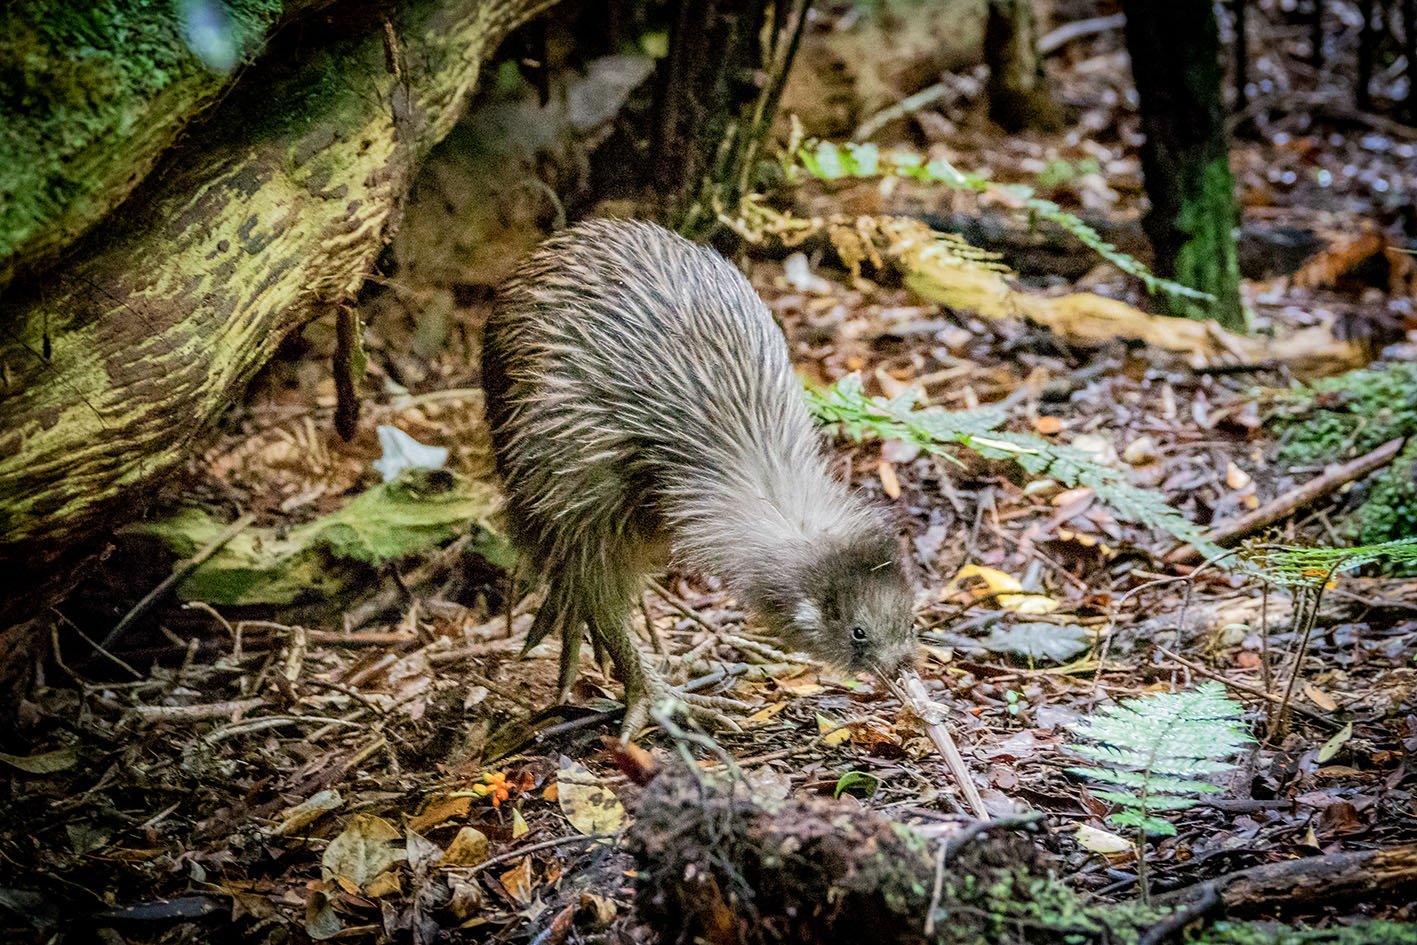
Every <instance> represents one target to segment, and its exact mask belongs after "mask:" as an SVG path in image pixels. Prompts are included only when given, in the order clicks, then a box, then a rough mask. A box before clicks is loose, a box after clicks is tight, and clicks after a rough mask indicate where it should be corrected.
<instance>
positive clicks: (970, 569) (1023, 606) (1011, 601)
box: [940, 564, 1058, 614]
mask: <svg viewBox="0 0 1417 945" xmlns="http://www.w3.org/2000/svg"><path fill="white" fill-rule="evenodd" d="M971 578H976V579H978V580H980V581H982V582H983V584H984V588H985V590H984V592H983V593H978V592H976V593H975V597H986V596H992V597H993V599H994V602H995V603H997V604H998V605H999V607H1001V608H1002V609H1004V610H1011V611H1013V612H1015V613H1019V614H1050V613H1052V612H1053V611H1055V610H1057V609H1058V602H1057V601H1055V600H1053V599H1052V598H1051V597H1048V596H1047V595H1045V594H1032V593H1027V592H1024V590H1023V585H1022V584H1020V583H1019V581H1018V579H1017V578H1015V577H1013V576H1012V575H1008V574H1005V573H1004V572H1003V571H999V570H996V569H994V568H986V567H984V566H983V565H979V564H966V565H965V566H964V567H962V568H960V569H959V570H958V571H956V572H955V576H954V577H952V578H950V582H949V583H948V584H946V585H945V588H944V590H943V591H941V594H940V596H941V597H949V596H950V595H952V594H954V593H955V592H956V591H958V590H959V589H960V587H961V585H963V584H964V582H965V581H968V580H969V579H971ZM1014 591H1018V592H1019V593H1011V592H1014Z"/></svg>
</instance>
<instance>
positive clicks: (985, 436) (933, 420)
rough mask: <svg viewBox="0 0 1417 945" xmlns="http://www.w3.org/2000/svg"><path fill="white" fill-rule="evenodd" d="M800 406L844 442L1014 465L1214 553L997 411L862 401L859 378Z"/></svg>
mask: <svg viewBox="0 0 1417 945" xmlns="http://www.w3.org/2000/svg"><path fill="white" fill-rule="evenodd" d="M807 401H808V405H809V406H810V407H811V409H812V411H813V412H814V413H815V414H816V416H817V419H818V420H820V421H821V422H822V423H824V424H827V425H829V426H834V427H836V428H837V429H838V430H839V431H840V432H842V433H844V434H845V435H847V436H849V437H851V438H852V439H856V440H861V439H865V438H867V437H868V436H872V435H874V436H877V437H880V438H881V439H887V440H902V441H904V442H908V443H913V444H915V445H916V446H918V447H919V448H920V449H921V450H923V451H925V452H927V453H931V454H932V455H936V456H943V457H946V458H951V459H952V458H953V457H952V456H950V454H949V452H948V451H947V450H946V449H945V448H946V447H947V446H963V447H965V448H966V449H970V450H973V451H974V452H976V453H978V454H979V455H980V456H982V457H984V458H985V459H990V460H1007V461H1009V462H1013V463H1016V464H1017V465H1019V466H1020V467H1022V468H1023V469H1024V470H1025V471H1026V472H1028V473H1031V474H1033V475H1036V476H1047V477H1049V478H1051V479H1055V480H1057V481H1058V482H1061V483H1062V484H1063V485H1065V486H1067V487H1069V488H1072V487H1075V486H1086V487H1088V488H1090V489H1092V490H1093V492H1095V493H1096V494H1097V497H1098V498H1099V499H1100V500H1101V501H1102V502H1104V503H1106V504H1107V506H1108V507H1109V508H1111V509H1112V510H1113V511H1114V512H1115V513H1116V514H1117V515H1118V516H1119V517H1121V518H1123V519H1126V520H1127V521H1131V522H1136V523H1137V524H1139V525H1144V526H1147V527H1148V528H1154V529H1159V530H1161V531H1164V532H1167V533H1169V534H1171V535H1174V536H1175V537H1177V538H1179V539H1181V540H1182V541H1185V542H1189V543H1190V544H1192V545H1194V546H1196V547H1197V548H1199V549H1201V551H1202V553H1204V554H1205V555H1207V556H1211V555H1215V554H1219V553H1220V550H1219V548H1218V546H1216V545H1214V544H1213V543H1211V542H1209V541H1207V540H1206V538H1205V537H1204V535H1203V533H1202V531H1201V529H1200V528H1198V527H1197V526H1195V525H1194V524H1192V523H1191V521H1190V520H1189V519H1187V518H1186V517H1185V516H1184V515H1182V514H1181V513H1180V512H1178V511H1177V510H1176V509H1175V508H1173V507H1171V506H1170V505H1168V504H1167V503H1166V500H1165V499H1164V498H1162V497H1161V496H1160V495H1159V494H1157V493H1155V492H1151V491H1148V490H1146V489H1139V488H1137V487H1136V486H1134V485H1132V484H1131V483H1130V482H1128V481H1127V477H1126V474H1125V473H1123V472H1122V471H1121V470H1118V469H1113V468H1112V467H1110V466H1105V465H1103V464H1101V463H1099V462H1097V460H1095V459H1093V458H1092V457H1091V456H1089V455H1087V454H1086V453H1084V452H1082V451H1081V450H1076V449H1073V448H1072V447H1069V446H1063V445H1060V444H1057V443H1050V442H1048V441H1047V440H1045V439H1042V438H1040V437H1036V436H1030V435H1028V434H1025V433H1013V432H1010V431H1007V430H999V429H998V427H999V426H1001V425H1002V424H1003V423H1004V421H1005V419H1007V415H1006V414H1005V412H1004V411H1001V410H991V409H989V408H984V409H981V410H966V411H946V410H939V409H935V408H928V409H923V410H922V409H916V407H915V403H914V400H913V396H911V395H904V396H902V397H898V398H896V399H894V400H884V399H882V398H877V397H869V396H867V395H866V393H865V392H864V391H863V390H862V389H861V380H860V378H859V377H857V376H856V375H854V374H853V375H848V376H847V377H844V378H842V379H841V380H839V381H837V382H836V383H835V384H833V385H832V386H831V387H829V388H827V389H826V390H824V391H823V390H808V392H807Z"/></svg>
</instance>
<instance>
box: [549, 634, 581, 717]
mask: <svg viewBox="0 0 1417 945" xmlns="http://www.w3.org/2000/svg"><path fill="white" fill-rule="evenodd" d="M584 634H585V631H584V630H582V629H581V625H580V621H576V623H575V625H574V626H572V625H571V623H570V622H569V621H568V622H567V623H566V624H565V625H564V626H562V627H561V669H560V672H559V673H557V675H556V701H557V702H563V703H564V702H570V701H571V688H572V687H573V686H575V684H576V677H577V676H579V675H580V672H581V665H580V664H581V638H582V637H583V636H584Z"/></svg>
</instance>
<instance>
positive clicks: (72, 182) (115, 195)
mask: <svg viewBox="0 0 1417 945" xmlns="http://www.w3.org/2000/svg"><path fill="white" fill-rule="evenodd" d="M315 2H316V0H287V2H284V3H281V2H267V0H231V2H228V3H224V4H222V10H223V12H224V14H225V17H226V21H227V24H228V25H229V27H230V33H231V37H230V38H231V42H232V50H231V51H232V52H233V53H234V54H235V57H236V59H237V61H238V62H239V61H241V60H247V59H251V58H254V57H255V55H256V54H257V53H258V52H259V50H260V48H261V47H262V45H263V44H264V43H265V41H266V40H267V39H268V37H269V36H270V34H271V33H272V32H274V31H275V29H276V28H277V27H278V26H279V24H280V23H281V22H284V21H287V20H289V19H292V18H293V17H294V16H296V15H297V14H299V13H300V12H302V10H304V9H306V8H309V7H311V6H313V5H314V3H315ZM179 7H180V5H179V4H167V5H160V6H157V7H149V6H144V5H137V4H123V3H94V4H75V3H71V2H68V0H15V2H11V3H7V4H5V8H4V12H3V16H0V66H3V75H4V78H3V79H0V126H4V127H5V128H6V130H7V132H8V133H7V134H5V135H0V286H3V285H4V284H5V283H7V282H9V281H10V279H11V278H12V277H13V276H14V274H15V272H16V271H17V270H23V269H33V268H34V267H35V266H36V265H37V264H38V263H42V262H44V261H46V260H47V259H49V258H51V257H52V256H53V255H54V254H56V253H57V252H58V251H60V250H62V249H63V248H64V247H65V246H68V245H69V244H70V243H72V242H73V241H74V240H75V239H77V238H78V237H79V236H81V235H82V234H83V233H84V232H86V231H87V230H88V229H89V227H90V226H92V225H93V224H94V223H96V222H98V221H99V220H100V219H102V218H103V217H104V216H105V215H106V214H107V213H108V212H109V211H110V210H112V209H113V208H114V207H116V206H118V204H119V203H121V202H122V201H123V199H124V198H125V197H127V196H128V194H129V193H131V192H132V190H133V188H134V187H136V186H137V185H138V183H139V182H140V181H141V180H142V179H143V178H144V177H146V176H147V174H148V172H149V171H151V170H152V168H153V166H154V165H155V164H156V163H157V160H158V157H159V156H160V155H161V154H162V153H163V151H165V150H166V149H167V148H168V147H169V146H170V145H171V144H172V142H173V141H175V140H176V138H177V136H178V134H180V133H181V131H182V129H183V128H184V127H185V126H186V125H187V124H188V122H190V121H191V120H192V119H193V118H195V117H196V116H197V115H198V114H199V113H201V112H202V111H203V110H204V109H206V108H207V107H209V106H210V105H211V104H212V103H213V102H214V101H216V99H217V97H218V96H219V95H220V94H221V92H222V90H223V89H224V88H226V86H227V85H228V84H229V83H230V82H231V80H232V79H233V78H234V73H233V72H232V71H230V70H227V69H223V68H221V67H220V65H222V64H218V66H217V67H216V68H213V67H212V66H211V65H209V64H204V63H203V62H202V61H201V60H200V59H199V57H198V56H197V55H196V54H195V53H194V52H193V51H192V50H191V49H190V48H189V47H188V45H187V43H186V41H185V40H184V39H183V35H182V33H183V30H182V22H181V14H180V11H179ZM35 99H41V100H44V101H46V102H47V103H48V104H49V106H50V107H47V108H46V107H39V108H36V107H35V105H34V101H35Z"/></svg>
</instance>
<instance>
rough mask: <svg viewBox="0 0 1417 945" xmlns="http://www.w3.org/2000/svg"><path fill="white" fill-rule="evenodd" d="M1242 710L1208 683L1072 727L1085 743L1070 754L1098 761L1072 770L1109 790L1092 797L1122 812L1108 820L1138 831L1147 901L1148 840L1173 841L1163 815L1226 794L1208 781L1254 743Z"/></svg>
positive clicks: (1119, 707)
mask: <svg viewBox="0 0 1417 945" xmlns="http://www.w3.org/2000/svg"><path fill="white" fill-rule="evenodd" d="M1242 711H1243V710H1242V708H1241V707H1240V705H1239V704H1237V703H1235V702H1233V701H1232V700H1231V699H1229V698H1228V697H1227V696H1226V695H1225V687H1224V686H1222V685H1221V684H1220V683H1206V684H1205V685H1203V686H1199V687H1197V688H1196V689H1192V690H1189V691H1186V692H1171V693H1161V694H1158V695H1154V696H1148V697H1146V698H1141V699H1128V700H1126V701H1125V702H1120V703H1117V704H1115V705H1109V706H1103V707H1102V708H1101V709H1099V710H1098V711H1097V713H1096V714H1094V715H1093V716H1091V717H1090V718H1087V719H1084V720H1082V721H1080V722H1076V723H1074V724H1073V725H1071V726H1070V728H1071V729H1072V730H1073V731H1074V732H1075V733H1076V734H1077V735H1078V736H1079V737H1081V738H1082V739H1083V742H1082V743H1080V744H1076V745H1069V746H1068V748H1069V750H1071V751H1073V752H1075V753H1077V754H1079V755H1082V756H1083V757H1084V758H1087V759H1088V760H1090V761H1092V762H1094V764H1093V765H1089V766H1084V767H1074V768H1070V769H1068V770H1069V771H1071V772H1072V773H1073V774H1077V775H1081V776H1082V777H1086V778H1090V779H1092V780H1094V781H1100V782H1102V783H1104V784H1108V785H1111V787H1110V788H1109V789H1107V790H1100V791H1094V792H1093V793H1094V794H1095V795H1097V796H1098V797H1100V798H1102V799H1103V800H1105V801H1110V802H1111V803H1113V804H1116V805H1117V806H1118V807H1120V808H1121V810H1119V811H1117V812H1116V813H1114V814H1111V815H1109V816H1108V818H1107V819H1108V821H1110V822H1111V823H1113V824H1116V825H1117V826H1120V827H1130V828H1132V829H1133V830H1134V831H1135V840H1134V843H1135V845H1136V852H1137V864H1138V867H1139V872H1138V880H1139V882H1140V884H1141V889H1142V898H1143V899H1145V898H1146V897H1147V888H1146V873H1145V862H1146V860H1145V845H1146V837H1147V836H1148V835H1152V836H1167V837H1171V836H1175V835H1176V826H1175V825H1174V824H1173V823H1171V821H1170V820H1168V819H1167V818H1166V817H1165V816H1163V815H1162V812H1164V811H1177V810H1185V809H1187V808H1190V807H1194V806H1195V805H1196V803H1197V802H1198V798H1199V796H1200V795H1202V794H1211V793H1216V792H1218V791H1219V790H1220V788H1219V787H1216V786H1215V785H1214V784H1211V783H1209V782H1208V781H1206V780H1204V778H1206V777H1208V776H1212V775H1215V774H1219V773H1220V772H1222V771H1228V770H1229V769H1230V768H1232V767H1233V765H1231V764H1229V763H1228V762H1226V761H1224V760H1222V759H1226V758H1229V757H1231V756H1232V755H1234V754H1236V753H1237V752H1238V751H1240V750H1241V749H1242V748H1244V747H1245V745H1246V744H1248V743H1249V742H1250V741H1252V739H1251V738H1250V736H1249V735H1248V734H1247V733H1245V732H1244V731H1243V730H1242V729H1241V728H1240V722H1239V720H1240V716H1241V713H1242Z"/></svg>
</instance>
